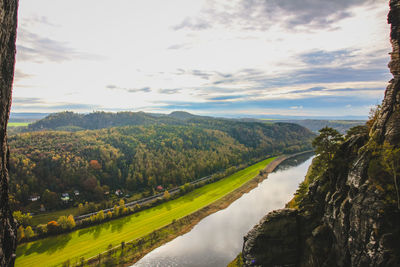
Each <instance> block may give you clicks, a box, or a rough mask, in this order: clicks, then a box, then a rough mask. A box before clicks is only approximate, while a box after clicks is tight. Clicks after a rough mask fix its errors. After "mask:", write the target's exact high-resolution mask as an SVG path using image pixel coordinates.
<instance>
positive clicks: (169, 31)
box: [13, 0, 390, 111]
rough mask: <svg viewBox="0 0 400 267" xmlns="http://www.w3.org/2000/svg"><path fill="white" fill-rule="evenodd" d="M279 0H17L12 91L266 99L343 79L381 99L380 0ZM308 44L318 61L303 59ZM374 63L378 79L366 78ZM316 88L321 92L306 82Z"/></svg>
mask: <svg viewBox="0 0 400 267" xmlns="http://www.w3.org/2000/svg"><path fill="white" fill-rule="evenodd" d="M265 3H272V4H271V6H273V7H274V9H273V10H274V11H276V12H278V13H276V14H278V15H276V16H275V15H274V14H275V13H271V12H270V10H266V9H265ZM285 3H286V2H285ZM285 3H284V2H281V1H275V0H269V1H260V0H252V1H250V0H249V1H210V0H201V1H200V0H199V1H187V0H170V1H162V0H149V1H129V0H116V1H105V0H86V1H78V0H70V1H53V0H35V1H21V2H20V10H19V12H20V13H19V26H20V30H19V36H18V41H17V45H18V47H19V50H20V51H19V55H18V57H17V64H16V67H17V69H18V73H17V74H16V77H17V78H18V79H17V82H16V84H15V87H14V96H15V97H25V98H40V99H44V100H45V101H46V103H64V102H65V103H73V104H76V105H78V104H82V108H83V107H84V105H87V106H96V107H98V108H99V109H101V108H104V109H108V110H119V109H133V110H138V109H148V107H149V106H156V105H158V106H165V105H167V104H166V103H168V102H169V101H186V102H194V103H201V102H207V101H209V99H214V100H213V101H224V102H227V101H239V98H235V96H238V95H240V96H243V97H241V98H240V99H244V98H245V99H251V100H261V99H263V100H265V99H279V98H290V99H296V98H303V97H309V96H322V95H328V96H332V95H338V96H343V95H355V94H357V93H359V92H356V91H354V90H353V91H351V90H342V91H340V90H338V89H346V88H352V89H366V90H365V91H363V92H365V94H367V95H368V96H369V97H371V98H376V99H380V98H381V97H382V93H381V92H380V91H379V89H378V88H383V87H384V86H385V83H386V80H387V78H386V77H383V76H384V75H383V74H381V73H380V72H379V70H381V69H384V70H386V64H387V59H388V55H387V52H389V51H390V44H389V42H388V30H389V27H388V25H386V13H387V11H388V7H387V4H386V2H385V3H384V2H383V1H361V0H352V1H343V0H336V1H330V2H329V3H328V2H325V1H316V2H315V3H316V4H315V5H312V6H309V5H307V4H306V3H303V5H300V4H299V3H298V2H296V1H293V2H291V3H288V2H287V4H285ZM295 3H297V4H295ZM307 3H308V2H307ZM358 4H360V6H359V5H358ZM77 6H79V8H76V7H77ZM296 7H298V8H296ZM322 7H324V8H325V9H324V10H322V11H323V12H322V11H321V8H322ZM316 9H319V10H320V11H321V12H319V13H318V12H315V11H316ZM324 12H325V13H324ZM329 12H331V14H330V13H329ZM309 14H314V15H313V17H307V16H308V15H309ZM272 17H273V18H274V20H271V18H272ZM365 18H368V20H366V19H365ZM296 21H297V24H296V25H297V26H296V27H292V26H293V25H294V24H293V23H294V22H296ZM288 25H289V26H290V25H292V26H290V27H289V26H288ZM342 52H343V53H342ZM312 53H314V54H315V55H317V56H318V55H319V56H320V57H319V58H318V57H317V60H318V62H307V60H304V58H302V55H305V54H307V55H310V54H312ZM318 53H319V54H318ZM340 53H342V54H340ZM328 56H331V57H332V58H331V60H326V58H327V57H328ZM99 59H101V60H99ZM385 61H386V62H385ZM317 68H319V69H320V70H324V71H326V72H325V73H322V72H317V71H316V70H317ZM371 68H373V69H376V70H377V71H376V72H374V73H371V75H372V76H373V75H377V76H376V77H377V78H376V79H370V80H367V79H364V78H365V77H366V76H368V75H367V74H368V73H367V74H365V70H368V69H371ZM334 70H335V71H336V72H335V73H334V75H338V76H341V77H342V76H344V74H346V73H345V72H348V71H349V70H351V71H352V72H351V73H352V74H353V73H354V74H355V75H356V74H357V75H358V76H359V79H358V80H351V79H350V78H348V77H345V78H346V79H347V80H346V79H345V78H343V77H342V80H341V81H339V80H338V81H336V82H333V81H332V80H329V79H330V78H332V77H334V75H330V76H329V73H331V74H332V72H333V71H334ZM341 70H342V72H341ZM358 71H360V72H358ZM358 73H361V74H362V73H364V74H363V75H361V74H358ZM382 77H383V78H382ZM315 87H324V88H326V89H323V90H314V91H312V90H311V91H310V90H309V91H307V90H308V89H310V88H315ZM371 88H372V89H373V88H377V89H376V90H370V89H371ZM110 89H114V90H110ZM226 97H230V100H229V99H228V98H226ZM18 105H19V104H18V103H15V107H13V109H15V108H17V107H18ZM60 106H61V105H60ZM296 106H297V105H296ZM300 106H301V105H299V106H298V108H297V109H300V108H299V107H300ZM21 108H22V106H19V109H21ZM38 109H40V106H39V105H38ZM87 111H91V110H87Z"/></svg>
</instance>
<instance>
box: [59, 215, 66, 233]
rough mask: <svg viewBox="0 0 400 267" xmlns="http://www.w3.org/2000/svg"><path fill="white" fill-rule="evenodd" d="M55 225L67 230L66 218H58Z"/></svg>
mask: <svg viewBox="0 0 400 267" xmlns="http://www.w3.org/2000/svg"><path fill="white" fill-rule="evenodd" d="M57 223H58V225H59V226H60V227H61V228H62V229H64V230H65V229H68V218H67V217H66V216H60V217H59V218H58V220H57Z"/></svg>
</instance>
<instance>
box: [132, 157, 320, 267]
mask: <svg viewBox="0 0 400 267" xmlns="http://www.w3.org/2000/svg"><path fill="white" fill-rule="evenodd" d="M312 156H313V155H312V154H308V155H302V156H298V157H296V158H293V159H289V160H286V161H285V162H283V163H282V164H281V165H280V166H279V167H278V168H277V169H276V170H275V171H274V172H273V173H271V174H269V175H268V179H266V180H264V181H262V182H261V183H260V184H259V185H258V187H256V188H254V189H253V190H251V191H250V192H249V193H247V194H244V195H243V196H242V197H241V198H239V199H237V200H236V201H235V202H233V203H232V204H231V205H230V206H229V207H228V208H226V209H224V210H221V211H218V212H216V213H214V214H211V215H209V216H208V217H206V218H204V219H203V220H201V221H200V222H199V223H198V224H197V225H196V226H195V227H194V228H193V229H192V230H191V231H190V232H188V233H186V234H184V235H182V236H179V237H177V238H175V239H174V240H172V241H171V242H168V243H166V244H165V245H163V246H161V247H159V248H157V249H155V250H153V251H152V252H150V253H149V254H147V255H146V256H145V257H143V258H142V259H141V260H140V261H138V262H137V263H136V264H135V265H133V266H139V267H144V266H146V267H148V266H160V267H161V266H162V267H164V266H185V267H186V266H194V267H200V266H213V267H218V266H221V267H222V266H224V267H225V266H226V265H227V264H228V263H229V262H231V261H232V260H233V259H234V258H235V257H236V256H237V254H239V252H241V250H242V244H243V236H244V235H245V234H246V233H247V232H248V231H249V230H250V229H251V228H252V227H253V226H254V225H255V224H257V223H258V222H259V221H260V219H261V218H262V217H263V216H264V215H265V214H267V213H268V212H270V211H272V210H275V209H280V208H283V207H284V206H285V204H286V203H287V202H289V200H290V199H291V198H292V197H293V193H294V192H295V191H296V189H297V187H298V185H299V183H300V182H302V181H303V180H304V177H305V175H306V173H307V169H308V167H309V166H310V164H311V160H312Z"/></svg>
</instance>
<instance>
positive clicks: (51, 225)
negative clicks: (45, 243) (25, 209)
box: [47, 221, 60, 234]
mask: <svg viewBox="0 0 400 267" xmlns="http://www.w3.org/2000/svg"><path fill="white" fill-rule="evenodd" d="M59 228H60V225H59V224H58V223H57V222H56V221H50V222H48V223H47V232H48V233H49V234H54V233H57V232H58V231H59Z"/></svg>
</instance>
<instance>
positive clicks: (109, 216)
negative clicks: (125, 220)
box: [107, 211, 112, 219]
mask: <svg viewBox="0 0 400 267" xmlns="http://www.w3.org/2000/svg"><path fill="white" fill-rule="evenodd" d="M107 218H108V219H111V218H112V212H111V211H108V212H107Z"/></svg>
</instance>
